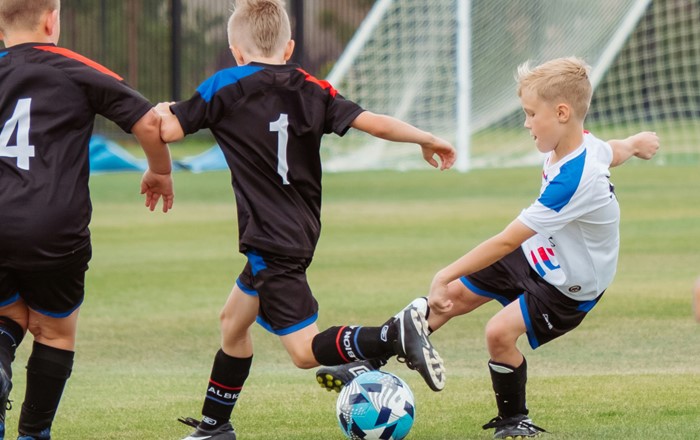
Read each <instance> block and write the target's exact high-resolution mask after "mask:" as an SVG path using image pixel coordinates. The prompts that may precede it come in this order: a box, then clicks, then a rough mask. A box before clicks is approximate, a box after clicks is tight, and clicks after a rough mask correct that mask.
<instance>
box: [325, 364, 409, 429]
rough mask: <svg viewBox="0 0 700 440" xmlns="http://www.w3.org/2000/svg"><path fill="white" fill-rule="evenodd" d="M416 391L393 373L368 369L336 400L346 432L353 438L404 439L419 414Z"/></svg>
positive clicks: (338, 412)
mask: <svg viewBox="0 0 700 440" xmlns="http://www.w3.org/2000/svg"><path fill="white" fill-rule="evenodd" d="M414 402H415V401H414V399H413V393H412V392H411V389H410V388H409V387H408V385H407V384H406V382H404V381H403V380H401V379H400V378H399V377H397V376H394V375H393V374H391V373H387V372H384V371H378V370H376V371H369V372H366V373H362V374H360V375H359V376H357V377H356V378H355V379H353V380H352V381H350V382H349V383H347V384H346V385H345V386H344V387H343V389H342V390H341V391H340V395H339V396H338V401H337V402H336V415H337V416H338V423H339V424H340V429H341V430H342V431H343V434H345V436H346V437H347V438H349V439H351V440H356V439H364V440H401V439H402V438H404V437H406V436H407V435H408V433H409V431H411V427H412V426H413V420H414V419H415V415H416V407H415V403H414Z"/></svg>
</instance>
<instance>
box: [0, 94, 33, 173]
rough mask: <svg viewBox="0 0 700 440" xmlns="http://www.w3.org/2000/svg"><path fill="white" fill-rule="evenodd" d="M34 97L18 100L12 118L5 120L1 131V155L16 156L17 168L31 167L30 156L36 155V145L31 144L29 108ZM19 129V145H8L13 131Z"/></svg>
mask: <svg viewBox="0 0 700 440" xmlns="http://www.w3.org/2000/svg"><path fill="white" fill-rule="evenodd" d="M31 105H32V98H24V99H20V100H19V101H17V105H16V106H15V111H14V112H13V113H12V116H10V119H8V120H7V122H5V125H4V126H3V127H2V132H0V156H1V157H16V158H17V168H21V169H23V170H28V169H29V158H30V157H34V145H29V125H30V120H29V109H30V107H31ZM15 129H17V145H8V144H9V143H10V137H12V133H14V132H15Z"/></svg>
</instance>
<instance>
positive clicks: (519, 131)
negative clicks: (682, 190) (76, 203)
mask: <svg viewBox="0 0 700 440" xmlns="http://www.w3.org/2000/svg"><path fill="white" fill-rule="evenodd" d="M698 23H700V4H699V3H698V2H697V1H695V0H676V1H663V0H615V1H609V0H558V1H546V0H529V1H525V2H523V1H514V0H378V1H376V2H375V4H374V6H373V8H372V10H371V11H370V13H369V14H368V16H367V17H366V18H365V20H364V21H363V23H362V25H361V26H360V27H359V28H358V30H357V32H356V33H355V35H354V37H353V39H352V40H351V41H350V43H349V44H348V46H347V48H346V50H345V52H344V53H343V55H342V56H341V57H340V59H339V60H338V62H337V63H336V65H335V66H334V68H333V69H332V71H331V72H330V74H329V75H328V77H327V79H328V81H329V82H330V83H331V84H333V85H334V86H335V88H337V89H338V90H339V92H340V93H341V94H342V95H343V96H346V97H347V98H349V99H352V100H354V101H356V102H358V103H359V104H360V105H362V106H363V107H365V108H366V109H367V110H370V111H373V112H377V113H384V114H389V115H393V116H396V117H398V118H400V119H403V120H406V121H407V122H410V123H412V124H414V125H416V126H418V127H420V128H423V129H425V130H429V131H431V132H433V133H435V134H437V135H439V136H442V137H444V138H446V139H448V140H450V141H451V142H453V143H454V145H455V146H456V147H457V149H458V162H457V165H456V168H457V169H459V170H460V171H467V170H469V169H472V168H483V167H495V166H518V165H525V164H533V163H537V162H538V161H539V160H540V156H539V154H538V153H537V152H536V151H535V149H534V147H533V145H532V142H531V140H530V139H529V136H528V135H527V132H526V131H525V130H524V129H523V128H522V123H523V116H522V111H521V110H520V104H519V100H518V98H517V96H516V93H515V80H514V75H515V72H516V69H517V66H518V65H519V64H521V63H522V62H524V61H527V60H530V61H532V62H534V63H538V62H542V61H546V60H548V59H551V58H555V57H560V56H571V55H576V56H580V57H582V58H584V59H586V61H587V62H588V63H589V64H590V65H591V66H592V82H593V85H594V87H595V92H594V98H593V103H592V105H591V112H590V113H589V117H588V119H587V121H586V126H587V128H588V129H590V130H591V131H593V132H594V133H595V134H596V135H598V136H599V137H602V138H611V137H619V136H624V135H626V134H631V133H633V132H635V131H638V130H640V129H648V130H653V131H657V132H659V133H660V135H661V137H662V143H663V144H664V145H665V146H668V148H664V153H662V154H660V156H661V159H660V160H659V161H658V162H663V161H664V160H666V161H669V160H672V159H674V158H681V160H687V159H688V158H689V157H697V156H700V149H698V145H697V143H698V141H697V139H700V136H698V135H699V133H700V121H699V120H700V87H699V86H698V81H700V79H699V77H700V73H699V71H700V26H698ZM677 127H680V128H677ZM322 151H323V157H324V167H325V168H326V169H327V170H331V171H332V170H364V169H384V168H389V169H410V168H417V167H424V166H425V165H424V163H423V162H422V158H421V155H420V152H419V151H417V149H416V148H415V146H406V145H394V144H391V143H387V142H384V141H379V140H376V139H373V138H371V137H369V136H367V135H365V134H363V133H358V132H357V131H355V130H351V131H350V132H349V133H348V134H347V135H346V136H345V137H344V138H342V139H341V138H337V137H333V136H329V137H326V138H325V139H324V144H323V150H322Z"/></svg>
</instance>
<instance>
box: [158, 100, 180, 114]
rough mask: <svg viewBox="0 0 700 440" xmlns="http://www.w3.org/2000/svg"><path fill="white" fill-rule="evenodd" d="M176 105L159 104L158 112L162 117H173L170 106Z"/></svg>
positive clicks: (171, 103) (170, 103)
mask: <svg viewBox="0 0 700 440" xmlns="http://www.w3.org/2000/svg"><path fill="white" fill-rule="evenodd" d="M173 104H175V103H174V102H159V103H158V104H157V105H156V107H155V108H156V111H157V112H158V114H159V115H161V116H166V115H172V114H173V112H172V110H170V106H171V105H173Z"/></svg>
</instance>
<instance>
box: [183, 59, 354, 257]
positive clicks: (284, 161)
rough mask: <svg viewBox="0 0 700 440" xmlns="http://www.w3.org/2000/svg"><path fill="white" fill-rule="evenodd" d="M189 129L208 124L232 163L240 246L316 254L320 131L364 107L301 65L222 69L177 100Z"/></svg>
mask: <svg viewBox="0 0 700 440" xmlns="http://www.w3.org/2000/svg"><path fill="white" fill-rule="evenodd" d="M172 111H173V113H175V115H176V116H177V117H178V119H179V121H180V124H181V125H182V127H183V129H184V131H185V133H194V132H196V131H197V130H199V129H201V128H205V127H206V128H210V129H211V131H212V133H213V134H214V136H215V138H216V140H217V141H218V143H219V145H220V147H221V148H222V150H223V152H224V156H225V157H226V161H227V163H228V166H229V168H230V169H231V177H232V183H233V189H234V193H235V196H236V205H237V209H238V229H239V240H240V243H239V245H240V250H241V252H245V251H246V250H247V249H250V248H254V249H258V250H261V251H267V252H271V253H274V254H278V255H286V256H292V257H304V258H308V257H312V256H313V253H314V250H315V248H316V243H317V241H318V237H319V233H320V229H321V222H320V211H321V158H320V151H319V150H320V145H321V137H322V136H323V135H324V134H325V133H331V132H334V133H336V134H338V135H340V136H342V135H344V134H345V132H346V131H347V130H348V128H350V124H351V123H352V121H353V120H354V119H355V118H356V117H357V116H358V115H359V114H360V113H361V112H362V108H361V107H360V106H358V105H357V104H355V103H354V102H351V101H348V100H345V99H344V98H343V97H342V96H340V95H339V94H338V93H337V92H336V90H335V89H334V88H333V87H332V86H331V85H330V84H328V83H327V82H326V81H320V80H318V79H316V78H314V77H312V76H311V75H309V74H308V73H306V72H304V71H303V70H302V69H300V68H299V67H298V66H296V65H293V64H287V65H267V64H261V63H251V64H248V65H245V66H240V67H233V68H230V69H225V70H222V71H220V72H218V73H216V74H214V75H213V76H212V77H211V78H209V79H207V80H206V81H205V82H204V83H202V85H200V86H199V87H198V88H197V92H196V93H195V94H194V96H193V97H192V98H190V99H189V100H187V101H183V102H180V103H177V104H175V105H173V106H172Z"/></svg>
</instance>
